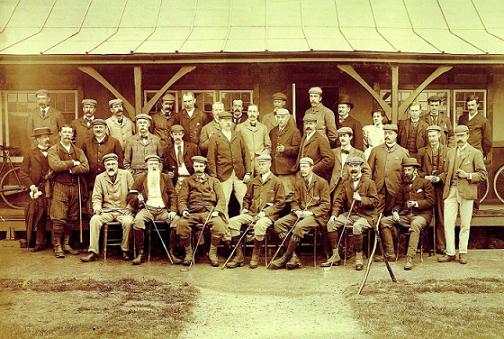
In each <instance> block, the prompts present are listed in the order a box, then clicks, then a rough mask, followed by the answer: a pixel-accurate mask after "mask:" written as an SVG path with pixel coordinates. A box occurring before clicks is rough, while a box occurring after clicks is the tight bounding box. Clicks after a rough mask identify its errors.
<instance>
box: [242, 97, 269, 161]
mask: <svg viewBox="0 0 504 339" xmlns="http://www.w3.org/2000/svg"><path fill="white" fill-rule="evenodd" d="M258 118H259V109H258V108H257V105H249V107H248V119H247V120H246V121H245V122H242V123H241V124H239V125H237V126H236V128H235V131H236V133H239V134H241V136H242V138H243V140H244V141H245V144H246V145H247V149H248V151H249V154H250V167H251V168H252V169H253V170H254V171H255V161H254V159H255V155H256V153H267V154H270V153H271V140H270V137H269V133H268V127H266V125H264V124H262V123H260V122H259V121H258Z"/></svg>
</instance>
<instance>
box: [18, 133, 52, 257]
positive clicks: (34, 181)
mask: <svg viewBox="0 0 504 339" xmlns="http://www.w3.org/2000/svg"><path fill="white" fill-rule="evenodd" d="M50 135H51V130H50V129H49V128H48V127H40V128H35V129H34V130H33V134H32V136H33V137H34V138H35V140H37V147H34V148H32V149H31V150H30V151H29V152H27V153H26V154H25V155H24V157H23V163H22V164H21V171H20V172H19V180H21V184H22V185H23V186H25V187H28V188H30V192H29V195H30V205H29V206H28V207H27V208H26V209H25V223H26V237H27V246H26V247H27V248H31V249H30V250H31V251H32V252H37V251H40V250H43V249H44V248H46V246H47V244H46V239H45V232H46V221H47V217H48V211H47V208H48V199H49V197H48V196H47V194H48V193H50V192H49V180H50V177H51V175H52V172H51V171H50V169H49V163H48V159H47V154H48V150H49V147H50V146H51V144H50V140H49V139H50ZM33 232H35V233H36V241H35V247H32V246H31V243H32V240H33V238H32V237H31V235H32V233H33Z"/></svg>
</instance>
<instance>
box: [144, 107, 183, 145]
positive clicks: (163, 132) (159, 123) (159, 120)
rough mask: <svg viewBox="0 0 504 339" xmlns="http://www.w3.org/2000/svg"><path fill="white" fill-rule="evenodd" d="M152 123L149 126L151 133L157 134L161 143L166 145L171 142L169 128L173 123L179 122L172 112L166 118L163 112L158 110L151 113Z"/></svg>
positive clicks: (175, 114)
mask: <svg viewBox="0 0 504 339" xmlns="http://www.w3.org/2000/svg"><path fill="white" fill-rule="evenodd" d="M151 118H152V124H151V127H150V131H151V133H153V134H155V135H157V136H158V137H159V138H160V139H161V145H162V146H163V147H167V146H168V145H169V144H170V143H171V138H170V129H171V127H172V126H173V125H177V124H179V116H178V114H177V113H175V112H172V113H171V115H170V118H166V116H165V115H164V113H163V112H161V111H159V112H156V113H153V114H151Z"/></svg>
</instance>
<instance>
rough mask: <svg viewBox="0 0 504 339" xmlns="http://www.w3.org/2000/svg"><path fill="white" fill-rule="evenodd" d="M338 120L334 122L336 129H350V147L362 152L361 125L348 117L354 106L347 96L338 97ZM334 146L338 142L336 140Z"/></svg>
mask: <svg viewBox="0 0 504 339" xmlns="http://www.w3.org/2000/svg"><path fill="white" fill-rule="evenodd" d="M338 99H339V100H338V119H337V120H336V128H338V129H340V128H341V127H350V128H351V129H352V131H353V138H352V146H353V147H355V148H357V149H359V150H361V151H363V150H364V132H363V131H362V125H361V123H360V122H359V121H358V120H357V119H355V118H354V117H352V116H351V115H350V111H351V110H352V109H353V107H354V104H353V103H352V100H351V99H350V97H349V96H348V95H340V96H339V98H338ZM336 146H338V140H337V139H336Z"/></svg>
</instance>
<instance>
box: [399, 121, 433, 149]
mask: <svg viewBox="0 0 504 339" xmlns="http://www.w3.org/2000/svg"><path fill="white" fill-rule="evenodd" d="M410 126H411V119H406V120H401V121H399V126H398V129H399V131H398V132H397V143H398V144H399V145H401V146H402V147H404V148H406V149H408V138H409V132H410ZM427 127H429V125H427V123H426V122H425V121H423V120H422V119H420V120H419V121H418V126H417V133H416V141H415V144H416V148H417V152H418V150H419V149H420V148H422V147H424V146H425V145H427V137H426V131H425V130H426V129H427Z"/></svg>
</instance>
